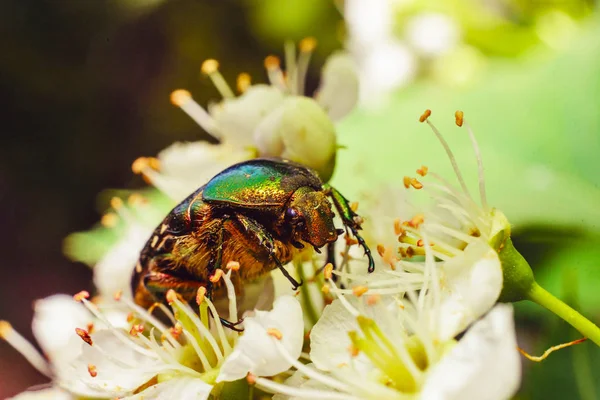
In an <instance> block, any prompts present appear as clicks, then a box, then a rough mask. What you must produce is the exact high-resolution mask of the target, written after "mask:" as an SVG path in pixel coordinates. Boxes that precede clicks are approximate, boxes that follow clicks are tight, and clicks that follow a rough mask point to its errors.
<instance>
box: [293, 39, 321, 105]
mask: <svg viewBox="0 0 600 400" xmlns="http://www.w3.org/2000/svg"><path fill="white" fill-rule="evenodd" d="M315 47H317V40H316V39H315V38H314V37H307V38H304V39H302V40H301V41H300V54H299V55H298V78H297V79H298V81H297V84H298V89H297V93H298V94H299V95H302V94H304V84H305V81H306V73H307V71H308V64H309V63H310V57H311V56H312V53H313V51H314V49H315Z"/></svg>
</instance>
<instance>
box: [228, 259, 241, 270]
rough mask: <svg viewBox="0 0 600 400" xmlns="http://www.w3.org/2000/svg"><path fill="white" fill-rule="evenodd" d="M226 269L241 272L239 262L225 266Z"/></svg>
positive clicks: (232, 262)
mask: <svg viewBox="0 0 600 400" xmlns="http://www.w3.org/2000/svg"><path fill="white" fill-rule="evenodd" d="M225 268H227V269H231V270H234V271H239V270H240V263H239V262H237V261H229V262H228V263H227V265H226V266H225Z"/></svg>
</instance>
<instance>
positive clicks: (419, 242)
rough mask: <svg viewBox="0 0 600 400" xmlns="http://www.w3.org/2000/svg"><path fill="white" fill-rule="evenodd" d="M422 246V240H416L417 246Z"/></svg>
mask: <svg viewBox="0 0 600 400" xmlns="http://www.w3.org/2000/svg"><path fill="white" fill-rule="evenodd" d="M424 244H425V242H424V241H423V239H419V240H417V246H419V247H423V245H424Z"/></svg>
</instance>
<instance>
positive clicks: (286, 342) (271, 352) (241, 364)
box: [217, 296, 304, 382]
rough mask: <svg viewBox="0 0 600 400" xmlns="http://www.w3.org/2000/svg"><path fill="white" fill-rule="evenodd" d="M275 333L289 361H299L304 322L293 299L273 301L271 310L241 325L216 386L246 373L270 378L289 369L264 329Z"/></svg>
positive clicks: (291, 297)
mask: <svg viewBox="0 0 600 400" xmlns="http://www.w3.org/2000/svg"><path fill="white" fill-rule="evenodd" d="M269 328H275V329H278V330H279V331H280V332H281V334H282V339H281V341H280V343H281V344H282V345H283V346H284V347H285V349H286V351H287V352H288V353H289V354H290V356H291V357H292V358H293V359H297V358H298V357H300V352H301V351H302V343H303V338H304V322H303V318H302V308H301V307H300V303H299V302H298V300H297V299H296V298H295V297H293V296H282V297H280V298H278V299H277V300H275V303H274V304H273V310H271V311H256V313H255V315H254V316H252V317H247V318H246V320H245V321H244V334H243V335H242V336H241V337H240V339H239V340H238V342H237V344H236V345H235V348H234V350H233V352H232V353H231V354H230V355H229V357H227V359H226V360H225V362H224V363H223V366H222V367H221V371H220V373H219V376H218V377H217V382H222V381H234V380H237V379H241V378H244V377H245V376H246V375H247V374H248V372H251V373H252V374H254V375H257V376H273V375H276V374H278V373H280V372H283V371H286V370H287V369H289V368H290V366H291V365H290V364H289V363H288V362H287V361H286V360H285V359H284V358H283V357H282V356H281V354H280V353H279V351H278V350H277V349H276V347H275V343H274V340H276V339H275V338H273V337H272V336H270V335H269V334H268V333H267V329H269Z"/></svg>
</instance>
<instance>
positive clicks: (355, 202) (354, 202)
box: [350, 201, 358, 212]
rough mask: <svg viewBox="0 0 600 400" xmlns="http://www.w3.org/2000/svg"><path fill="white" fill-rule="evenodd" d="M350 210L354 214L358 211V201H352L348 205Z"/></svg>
mask: <svg viewBox="0 0 600 400" xmlns="http://www.w3.org/2000/svg"><path fill="white" fill-rule="evenodd" d="M350 209H351V210H352V211H354V212H356V210H358V201H353V202H351V203H350Z"/></svg>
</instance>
